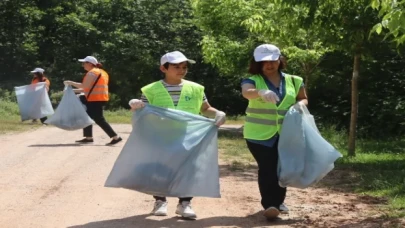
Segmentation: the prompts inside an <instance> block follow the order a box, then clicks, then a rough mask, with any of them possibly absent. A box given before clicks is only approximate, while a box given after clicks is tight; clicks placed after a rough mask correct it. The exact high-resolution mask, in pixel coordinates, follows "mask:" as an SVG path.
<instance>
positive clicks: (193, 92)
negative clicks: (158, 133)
mask: <svg viewBox="0 0 405 228" xmlns="http://www.w3.org/2000/svg"><path fill="white" fill-rule="evenodd" d="M189 63H190V64H194V63H195V61H194V60H191V59H188V58H187V57H186V56H184V54H183V53H181V52H179V51H173V52H169V53H166V54H165V55H163V56H162V57H161V60H160V70H161V71H162V72H163V73H164V74H165V77H164V79H163V80H160V81H157V82H153V83H151V84H149V85H146V86H144V87H143V88H142V89H141V90H142V96H141V99H132V100H130V102H129V105H130V106H131V109H132V110H133V111H136V110H138V109H140V108H143V107H144V106H145V103H148V104H150V105H153V106H157V107H162V108H171V109H177V110H181V111H185V112H188V113H192V114H196V115H198V114H199V113H201V114H203V115H204V116H207V117H214V118H215V124H216V125H217V126H220V125H222V124H224V123H225V116H226V115H225V113H224V112H222V111H219V110H217V109H215V108H214V107H212V106H211V105H210V104H209V103H208V100H207V98H206V96H205V93H204V87H203V86H202V85H199V84H197V83H195V82H191V81H188V80H184V79H183V78H184V77H185V76H186V74H187V70H188V64H189ZM154 198H155V200H156V201H155V204H154V207H153V210H152V212H151V214H153V215H157V216H166V215H167V200H166V196H156V195H155V196H154ZM191 200H192V197H184V198H179V203H178V205H177V209H176V214H179V215H181V216H182V217H183V218H188V219H195V218H196V217H197V216H196V214H195V212H194V210H193V209H192V208H191Z"/></svg>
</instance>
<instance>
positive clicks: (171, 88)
mask: <svg viewBox="0 0 405 228" xmlns="http://www.w3.org/2000/svg"><path fill="white" fill-rule="evenodd" d="M160 81H161V82H162V83H163V85H164V87H165V88H166V89H167V92H169V95H170V97H171V98H172V100H173V104H174V106H177V104H178V103H179V99H180V94H181V89H182V88H183V83H180V84H178V85H170V84H167V83H166V82H165V81H163V80H160ZM141 100H142V101H143V102H145V103H149V101H148V98H146V96H145V95H144V94H142V96H141ZM204 102H208V100H207V97H206V96H205V93H204V96H203V103H204Z"/></svg>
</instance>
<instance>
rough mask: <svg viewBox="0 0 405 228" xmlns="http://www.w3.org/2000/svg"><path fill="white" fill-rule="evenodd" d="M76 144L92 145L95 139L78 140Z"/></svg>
mask: <svg viewBox="0 0 405 228" xmlns="http://www.w3.org/2000/svg"><path fill="white" fill-rule="evenodd" d="M76 142H77V143H92V142H94V140H93V139H88V138H84V139H82V140H77V141H76Z"/></svg>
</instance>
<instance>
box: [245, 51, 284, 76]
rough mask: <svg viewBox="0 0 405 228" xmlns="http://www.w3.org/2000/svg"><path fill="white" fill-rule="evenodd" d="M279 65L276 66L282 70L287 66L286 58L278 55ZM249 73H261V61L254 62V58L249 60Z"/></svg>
mask: <svg viewBox="0 0 405 228" xmlns="http://www.w3.org/2000/svg"><path fill="white" fill-rule="evenodd" d="M279 60H280V65H279V66H278V70H279V71H281V70H284V69H285V68H286V67H287V59H286V57H284V56H282V55H280V57H279ZM248 73H249V74H253V75H255V74H262V73H263V62H256V61H255V59H254V58H252V59H251V60H250V64H249V70H248Z"/></svg>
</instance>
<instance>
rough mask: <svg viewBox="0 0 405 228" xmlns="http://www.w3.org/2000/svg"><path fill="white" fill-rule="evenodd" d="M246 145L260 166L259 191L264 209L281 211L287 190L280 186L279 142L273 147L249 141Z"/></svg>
mask: <svg viewBox="0 0 405 228" xmlns="http://www.w3.org/2000/svg"><path fill="white" fill-rule="evenodd" d="M246 143H247V146H248V148H249V150H250V153H252V155H253V157H254V158H255V160H256V162H257V165H258V166H259V190H260V195H261V196H262V201H261V203H262V206H263V208H264V209H267V208H269V207H275V208H278V209H279V206H280V204H282V203H283V202H284V199H285V195H286V192H287V188H282V187H280V185H279V184H278V176H277V163H278V149H277V145H278V141H277V143H275V145H274V146H273V147H267V146H263V145H260V144H257V143H252V142H248V141H246Z"/></svg>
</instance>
